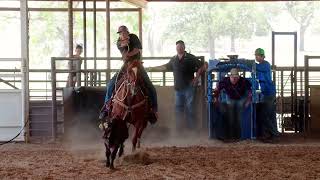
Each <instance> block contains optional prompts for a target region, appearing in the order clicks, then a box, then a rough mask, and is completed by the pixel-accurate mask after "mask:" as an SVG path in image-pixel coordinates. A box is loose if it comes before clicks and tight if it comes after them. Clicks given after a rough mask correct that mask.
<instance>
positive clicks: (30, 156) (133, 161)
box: [0, 135, 320, 180]
mask: <svg viewBox="0 0 320 180" xmlns="http://www.w3.org/2000/svg"><path fill="white" fill-rule="evenodd" d="M142 146H143V147H142V149H140V150H139V151H137V152H136V153H134V154H132V153H131V144H130V140H128V141H127V143H126V147H125V155H124V157H122V158H120V159H117V161H116V163H115V166H116V170H109V169H108V168H106V167H105V166H104V165H105V162H104V160H105V157H104V149H103V144H102V142H95V143H87V144H72V143H68V144H65V143H59V142H56V143H46V142H42V143H38V144H24V143H12V144H6V145H4V146H0V179H10V180H11V179H32V180H33V179H46V180H49V179H85V180H87V179H139V180H140V179H297V180H300V179H319V178H320V141H317V140H308V139H303V138H296V137H290V138H288V137H283V138H281V139H280V141H279V142H277V143H275V144H265V143H261V142H259V141H241V142H235V143H223V142H220V141H217V140H208V139H207V138H206V137H205V136H202V137H199V136H186V135H184V136H183V137H180V138H179V137H176V138H172V137H171V138H170V139H166V140H164V139H163V138H162V140H157V141H156V140H152V139H147V138H146V139H145V141H143V143H142Z"/></svg>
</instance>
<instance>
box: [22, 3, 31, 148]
mask: <svg viewBox="0 0 320 180" xmlns="http://www.w3.org/2000/svg"><path fill="white" fill-rule="evenodd" d="M20 19H21V58H22V62H21V73H22V79H21V88H22V98H23V101H22V102H23V103H22V112H23V115H22V117H23V119H24V123H28V122H29V39H28V37H29V32H28V29H29V28H28V27H29V22H28V1H26V0H20ZM25 127H26V128H25V142H26V143H27V142H29V138H30V133H29V124H26V126H25Z"/></svg>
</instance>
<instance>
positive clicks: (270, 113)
mask: <svg viewBox="0 0 320 180" xmlns="http://www.w3.org/2000/svg"><path fill="white" fill-rule="evenodd" d="M255 57H256V61H257V62H258V63H257V64H256V70H257V79H258V80H259V84H260V88H261V93H262V95H263V99H262V105H263V111H262V112H261V117H262V118H261V119H262V136H263V138H264V139H265V140H268V141H269V140H271V141H272V140H273V139H274V138H275V137H278V136H279V132H278V128H277V119H276V88H275V85H274V84H273V82H272V78H271V77H272V76H271V66H270V63H269V62H268V61H266V60H265V59H264V58H265V53H264V50H263V49H262V48H258V49H256V50H255Z"/></svg>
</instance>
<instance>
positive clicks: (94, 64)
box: [93, 0, 97, 86]
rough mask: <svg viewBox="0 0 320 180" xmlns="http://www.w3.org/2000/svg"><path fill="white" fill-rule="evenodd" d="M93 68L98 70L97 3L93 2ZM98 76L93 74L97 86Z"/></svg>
mask: <svg viewBox="0 0 320 180" xmlns="http://www.w3.org/2000/svg"><path fill="white" fill-rule="evenodd" d="M93 58H94V59H93V68H94V69H95V70H96V69H97V1H96V0H93ZM96 83H97V74H96V73H94V74H93V84H94V86H96Z"/></svg>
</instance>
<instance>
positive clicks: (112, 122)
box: [103, 61, 151, 168]
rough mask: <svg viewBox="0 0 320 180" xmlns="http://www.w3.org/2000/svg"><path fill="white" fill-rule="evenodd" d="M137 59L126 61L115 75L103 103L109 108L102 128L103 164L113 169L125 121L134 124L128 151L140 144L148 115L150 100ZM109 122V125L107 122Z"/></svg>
mask: <svg viewBox="0 0 320 180" xmlns="http://www.w3.org/2000/svg"><path fill="white" fill-rule="evenodd" d="M141 68H143V67H142V64H141V62H140V61H131V62H127V63H126V64H125V65H124V67H123V68H122V72H120V73H119V74H120V77H119V78H118V77H117V81H116V83H115V90H114V92H113V96H112V98H111V100H110V101H109V102H108V103H107V104H106V105H105V106H106V109H109V112H108V113H107V114H108V119H109V120H107V123H104V124H105V125H104V126H103V127H104V128H103V129H104V130H105V135H104V138H105V140H106V141H105V146H106V156H107V164H106V165H107V166H109V167H110V168H113V161H114V159H115V157H116V154H117V151H118V149H119V156H121V155H122V153H123V143H124V141H125V140H126V139H127V138H128V128H127V123H129V124H132V125H133V126H134V127H135V130H134V135H133V137H132V151H134V150H135V149H136V148H137V147H138V148H139V147H140V138H141V135H142V132H143V130H144V129H145V128H146V126H147V124H148V120H149V118H150V117H149V116H150V109H151V108H150V107H151V106H150V103H149V100H148V96H147V93H146V92H147V91H146V88H145V86H144V80H143V78H142V76H141V75H140V73H139V72H140V71H141ZM108 124H109V125H108Z"/></svg>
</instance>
